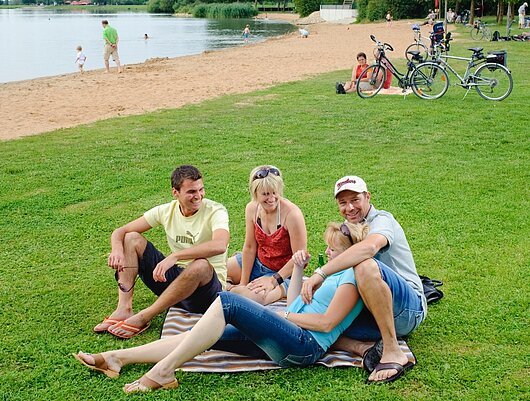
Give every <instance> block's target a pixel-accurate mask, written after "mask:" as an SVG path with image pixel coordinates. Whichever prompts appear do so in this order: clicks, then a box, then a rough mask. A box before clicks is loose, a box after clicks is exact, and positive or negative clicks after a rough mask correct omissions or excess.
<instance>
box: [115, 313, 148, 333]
mask: <svg viewBox="0 0 530 401" xmlns="http://www.w3.org/2000/svg"><path fill="white" fill-rule="evenodd" d="M120 323H121V322H119V323H116V324H113V325H112V326H110V327H109V328H108V329H107V331H109V332H110V333H112V334H114V335H115V336H118V337H122V336H128V335H129V332H130V331H129V330H125V329H124V328H121V327H120ZM123 323H125V324H127V325H130V326H133V327H138V328H143V327H145V326H146V325H148V324H149V320H146V319H144V318H143V317H142V316H141V315H140V314H139V313H138V314H136V315H131V316H130V317H128V318H127V319H125V320H123Z"/></svg>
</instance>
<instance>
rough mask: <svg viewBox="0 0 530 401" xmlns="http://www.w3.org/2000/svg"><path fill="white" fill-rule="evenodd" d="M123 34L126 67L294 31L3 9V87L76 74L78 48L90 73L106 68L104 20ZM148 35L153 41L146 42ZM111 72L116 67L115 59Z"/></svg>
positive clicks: (265, 24) (264, 24)
mask: <svg viewBox="0 0 530 401" xmlns="http://www.w3.org/2000/svg"><path fill="white" fill-rule="evenodd" d="M102 19H107V20H109V23H110V25H111V26H113V27H114V28H116V29H117V30H118V34H119V36H120V44H119V54H120V59H121V62H122V64H134V63H140V62H143V61H145V60H147V59H150V58H154V57H178V56H186V55H191V54H199V53H202V52H203V51H205V50H210V49H219V48H224V47H230V46H241V45H243V39H242V37H241V32H242V30H243V28H244V26H245V24H247V23H248V24H250V27H251V31H252V34H253V36H252V38H251V40H250V42H256V41H263V40H265V39H266V38H267V37H272V36H277V35H281V34H284V33H287V32H291V31H293V30H294V27H293V26H292V25H290V24H288V23H285V22H283V21H267V20H258V21H248V20H206V19H195V18H177V17H172V16H168V15H154V14H146V13H118V14H92V13H89V12H82V11H80V12H53V11H49V10H39V9H27V10H26V9H24V10H22V9H14V10H0V38H1V40H0V82H10V81H19V80H24V79H31V78H37V77H44V76H52V75H58V74H64V73H71V72H76V71H77V66H76V64H75V59H76V50H75V48H76V47H77V46H78V45H81V46H82V47H83V51H84V53H85V54H86V56H87V62H86V64H85V69H86V70H94V69H98V68H103V56H102V53H103V40H102V38H101V31H102V28H101V20H102ZM145 33H147V34H148V35H149V37H150V39H148V40H145V39H144V34H145ZM110 63H111V68H112V66H113V62H112V59H111V62H110Z"/></svg>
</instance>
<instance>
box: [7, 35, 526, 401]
mask: <svg viewBox="0 0 530 401" xmlns="http://www.w3.org/2000/svg"><path fill="white" fill-rule="evenodd" d="M466 39H467V38H466ZM467 45H473V43H472V42H467V43H461V44H456V45H455V46H454V47H455V49H454V53H455V54H459V53H461V54H466V52H467V51H465V50H462V49H464V48H465V47H466V46H467ZM484 45H485V46H486V47H487V48H488V49H500V48H504V49H507V50H508V52H509V56H508V61H509V67H510V68H511V69H512V71H513V74H514V83H515V87H514V90H513V92H512V94H511V96H510V97H509V98H508V99H506V100H505V101H503V102H498V103H495V102H489V101H486V100H483V99H482V98H480V97H479V96H478V94H477V93H474V92H470V93H469V94H468V96H467V97H466V98H465V99H463V95H464V93H465V91H464V90H463V89H461V88H458V87H453V88H451V89H450V90H449V92H448V93H447V94H446V95H445V96H444V97H443V98H442V99H440V100H437V101H424V100H420V99H418V98H416V97H415V96H413V95H409V96H407V97H406V98H403V97H402V96H377V97H375V98H374V99H369V100H362V99H360V98H358V97H357V96H356V95H348V96H338V95H336V94H335V93H334V83H335V81H338V80H345V79H347V77H348V76H349V71H338V72H334V73H331V74H324V75H319V76H316V77H314V78H312V79H309V80H306V81H303V82H294V83H289V84H284V85H279V86H276V87H274V88H271V89H268V90H264V91H259V92H255V93H250V94H246V95H240V96H228V97H223V98H220V99H217V100H213V101H208V102H205V103H202V104H199V105H194V106H188V107H184V108H182V109H178V110H167V111H161V112H157V113H151V114H146V115H142V116H137V117H126V118H116V119H111V120H106V121H101V122H98V123H94V124H89V125H85V126H81V127H76V128H71V129H64V130H59V131H55V132H52V133H48V134H45V135H39V136H34V137H28V138H24V139H20V140H14V141H7V142H1V143H0V211H1V217H2V218H1V220H0V232H1V233H2V238H3V246H2V250H1V253H0V277H1V280H0V310H1V314H0V327H1V329H0V330H1V331H0V333H1V341H0V350H1V358H0V372H1V377H2V380H1V381H0V399H2V400H120V399H130V398H129V397H128V396H126V395H124V394H123V393H122V392H121V387H122V386H123V384H124V383H126V382H130V381H132V380H134V379H136V378H137V377H139V376H140V375H141V374H143V373H144V372H145V371H146V370H147V369H148V366H134V367H127V368H125V369H124V370H123V374H122V376H121V377H120V378H119V379H117V380H111V379H108V378H106V377H105V376H103V375H97V374H93V373H92V372H90V371H88V370H87V369H86V368H83V367H82V366H81V365H80V364H79V363H77V362H76V361H75V360H74V359H73V358H72V357H71V356H70V353H71V352H77V351H78V350H84V351H87V352H99V351H102V350H105V349H109V348H115V347H119V348H121V347H128V346H132V345H139V344H144V343H146V342H148V341H152V340H154V339H156V338H158V336H159V332H160V329H161V326H162V321H163V317H162V316H160V317H158V318H156V319H155V320H154V322H153V325H152V326H151V329H150V330H149V331H148V332H146V333H145V334H142V335H141V336H139V337H138V338H135V339H132V340H130V341H127V342H124V341H120V340H117V339H115V338H113V337H112V336H110V335H101V336H98V335H95V334H93V333H92V332H91V328H92V327H93V326H94V325H95V324H96V323H98V322H99V321H100V320H101V319H102V318H103V317H104V316H106V315H107V314H108V313H110V312H111V310H112V308H113V306H114V302H115V297H116V284H115V282H114V279H113V274H112V271H111V270H110V269H108V268H107V267H106V257H107V255H108V252H109V236H110V233H111V231H112V230H113V229H114V228H115V227H117V226H118V225H121V224H123V223H125V222H127V221H129V220H131V219H133V218H136V217H138V216H139V215H140V214H142V213H143V212H144V211H145V210H147V209H148V208H150V207H152V206H154V205H157V204H160V203H163V202H167V201H169V200H170V199H171V197H170V195H171V194H170V182H169V175H170V173H171V171H172V169H173V168H174V167H175V166H176V165H179V164H183V163H191V164H195V165H197V166H198V167H199V168H200V169H201V170H202V172H203V174H204V176H205V184H206V189H207V196H208V197H210V198H212V199H214V200H217V201H219V202H222V203H223V204H225V205H226V207H227V208H228V211H229V213H230V218H231V221H230V227H231V234H232V241H231V252H233V251H236V250H238V249H240V248H241V246H242V243H243V236H244V205H245V204H246V202H247V201H248V198H249V196H248V192H247V178H248V174H249V172H250V170H251V169H252V168H253V167H254V166H256V165H258V164H260V163H272V164H274V165H277V166H278V167H280V168H281V169H282V170H283V172H284V174H285V182H286V190H285V195H286V197H288V198H289V199H291V200H292V201H294V202H295V203H297V204H298V205H299V206H300V207H301V209H302V211H303V212H304V214H305V218H306V223H307V227H308V235H309V238H308V240H309V248H310V250H311V251H312V253H313V254H316V253H318V252H322V251H323V250H324V245H323V240H322V232H323V231H324V229H325V226H326V223H327V222H328V221H330V220H339V219H340V216H339V214H338V212H337V208H336V205H335V203H334V200H333V196H332V190H333V184H334V182H335V180H336V179H337V178H339V177H341V176H342V175H345V174H356V175H360V176H362V177H363V178H365V180H366V181H367V183H368V185H369V188H370V190H371V191H372V194H373V200H374V203H375V205H376V206H377V207H378V208H382V209H386V210H389V211H391V212H392V213H393V214H394V215H395V216H396V217H397V219H398V220H399V221H400V222H401V224H402V225H403V227H404V229H405V231H406V233H407V236H408V239H409V242H410V244H411V247H412V250H413V252H414V255H415V259H416V263H417V266H418V271H419V272H420V273H422V274H426V275H429V276H431V277H434V278H437V279H442V280H443V281H444V283H445V284H444V286H443V290H444V291H445V293H446V297H445V298H444V299H443V300H442V301H441V302H440V303H439V304H437V305H434V306H432V307H431V308H430V310H429V316H428V318H427V320H426V322H425V323H424V324H423V325H422V326H421V327H420V328H419V329H418V330H417V331H416V332H415V333H413V335H412V336H411V337H410V338H409V341H408V342H409V344H410V346H411V348H412V349H413V351H414V352H415V354H416V356H417V358H418V366H417V367H416V368H415V369H413V370H412V371H411V372H410V373H409V374H407V375H406V376H405V378H403V379H402V380H399V381H398V382H396V383H394V384H392V385H385V386H368V385H366V384H365V383H364V380H365V378H366V375H365V374H364V372H363V371H361V370H360V369H326V368H323V367H311V368H306V369H285V370H279V371H268V372H262V373H245V374H189V373H181V372H179V373H177V377H178V379H179V380H180V381H181V387H180V388H179V389H178V390H175V391H167V392H158V393H156V394H151V395H145V396H143V398H142V399H145V400H155V399H156V400H175V399H178V400H248V399H252V400H270V399H277V400H317V399H318V400H337V401H338V400H429V401H430V400H444V401H445V400H507V401H508V400H510V401H511V400H518V399H520V400H523V399H526V400H528V399H529V394H530V391H529V390H530V389H529V385H528V377H529V373H530V370H529V366H530V357H529V356H530V352H529V344H530V341H529V340H530V338H529V331H528V327H529V326H528V323H529V319H528V313H529V295H528V288H529V287H528V283H529V279H530V274H529V249H530V240H529V238H530V230H529V217H530V215H529V208H530V203H529V195H530V193H529V185H528V184H529V170H530V163H529V136H528V126H529V118H528V100H529V94H530V81H529V80H528V76H527V74H528V71H529V70H530V63H529V59H528V44H527V43H513V42H509V43H485V44H484ZM463 69H464V66H462V70H463ZM117 101H118V102H119V99H118V100H117ZM148 238H149V239H150V240H152V241H154V242H155V243H157V244H158V245H160V246H161V248H162V249H164V250H166V249H167V246H166V245H165V241H164V235H163V233H162V232H161V231H160V230H156V231H153V232H152V233H149V235H148ZM311 268H314V263H313V264H312V266H311ZM153 299H154V298H153V296H152V295H151V294H150V293H149V292H148V290H146V288H145V287H144V286H143V285H142V284H138V286H137V291H136V300H137V303H136V305H137V308H142V307H145V306H146V305H148V304H149V303H151V302H152V301H153Z"/></svg>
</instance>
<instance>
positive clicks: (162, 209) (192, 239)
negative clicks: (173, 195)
mask: <svg viewBox="0 0 530 401" xmlns="http://www.w3.org/2000/svg"><path fill="white" fill-rule="evenodd" d="M144 217H145V219H146V220H147V222H148V223H149V225H150V226H151V227H157V226H162V227H164V230H165V231H166V237H167V243H168V245H169V248H170V249H171V252H177V251H180V250H182V249H187V248H191V247H192V246H193V245H196V244H202V243H204V242H207V241H211V240H212V234H213V232H214V231H215V230H218V229H223V230H226V231H229V228H228V212H227V211H226V208H225V207H224V206H223V205H221V204H220V203H217V202H214V201H212V200H210V199H206V198H204V199H203V200H202V204H201V207H200V209H199V210H198V211H197V213H195V214H194V215H193V216H190V217H185V216H183V215H182V213H181V212H180V207H179V202H178V201H177V200H174V201H172V202H170V203H166V204H164V205H160V206H156V207H154V208H152V209H151V210H148V211H147V212H145V213H144ZM227 253H228V250H227V251H226V252H225V253H223V254H221V255H215V256H212V257H210V258H207V260H208V262H210V264H211V265H212V267H213V268H214V269H215V272H216V273H217V277H219V281H220V282H221V284H222V285H223V288H224V287H225V284H226V255H227ZM190 262H192V261H191V260H179V261H178V264H179V265H183V266H186V265H188V264H189V263H190Z"/></svg>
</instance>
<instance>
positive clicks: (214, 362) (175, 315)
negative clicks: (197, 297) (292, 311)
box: [160, 299, 414, 373]
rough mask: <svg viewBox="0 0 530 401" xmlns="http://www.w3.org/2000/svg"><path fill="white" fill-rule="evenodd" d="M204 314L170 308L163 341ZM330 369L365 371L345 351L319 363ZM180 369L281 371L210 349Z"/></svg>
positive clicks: (269, 364)
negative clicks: (351, 368)
mask: <svg viewBox="0 0 530 401" xmlns="http://www.w3.org/2000/svg"><path fill="white" fill-rule="evenodd" d="M267 307H269V308H273V309H275V310H282V309H285V307H286V300H285V299H283V300H280V301H278V302H275V303H274V304H271V305H268V306H267ZM201 316H202V315H200V314H197V313H191V312H188V311H186V310H184V309H180V308H176V307H172V308H170V309H169V311H168V313H167V315H166V320H165V322H164V326H163V327H162V334H161V336H160V337H161V338H165V337H169V336H173V335H176V334H179V333H183V332H185V331H187V330H189V329H191V328H192V327H193V325H194V324H195V323H196V322H197V321H198V320H199V319H200V317H201ZM399 343H400V346H401V349H402V350H403V352H405V354H406V355H407V357H408V358H409V360H410V361H414V356H413V355H412V352H411V351H410V349H409V347H408V345H407V343H406V342H405V341H402V340H400V342H399ZM317 364H318V365H323V366H326V367H328V368H335V367H357V368H361V367H362V366H361V357H353V356H351V354H349V353H347V352H343V351H328V352H327V353H326V354H325V355H324V356H323V357H322V358H320V359H319V361H318V362H317ZM179 369H180V370H183V371H186V372H203V373H207V372H209V373H227V372H248V371H256V370H268V369H280V367H279V366H278V365H276V363H274V362H272V361H268V360H266V359H257V358H253V357H248V356H243V355H238V354H233V353H231V352H225V351H217V350H210V351H206V352H203V353H202V354H201V355H199V356H196V357H195V358H194V359H192V360H191V361H189V362H186V363H185V364H184V365H182V366H181V367H180V368H179Z"/></svg>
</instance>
